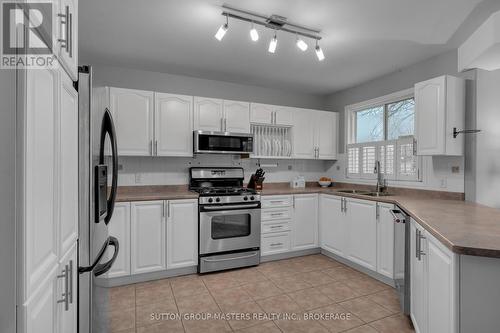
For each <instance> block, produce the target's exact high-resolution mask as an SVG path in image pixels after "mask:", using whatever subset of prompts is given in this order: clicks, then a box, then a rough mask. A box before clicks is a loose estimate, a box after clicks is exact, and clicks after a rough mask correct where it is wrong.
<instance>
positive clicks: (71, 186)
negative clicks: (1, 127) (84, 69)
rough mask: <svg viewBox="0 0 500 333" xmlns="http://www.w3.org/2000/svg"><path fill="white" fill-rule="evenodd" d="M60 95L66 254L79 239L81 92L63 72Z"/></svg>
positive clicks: (62, 246) (62, 232)
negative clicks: (79, 112) (79, 92)
mask: <svg viewBox="0 0 500 333" xmlns="http://www.w3.org/2000/svg"><path fill="white" fill-rule="evenodd" d="M59 98H60V112H59V117H60V121H59V127H60V137H61V140H60V146H59V149H60V152H59V156H60V158H59V166H58V168H59V177H60V182H59V192H60V205H59V209H60V212H59V214H60V222H61V223H60V226H59V235H60V236H59V237H60V240H59V253H60V254H61V255H64V254H65V253H67V252H68V251H69V249H70V247H71V246H72V245H73V244H74V243H75V242H76V240H77V239H78V131H77V130H75V129H78V92H77V91H76V90H75V89H74V88H73V82H72V81H71V79H70V77H69V76H68V75H66V73H64V72H62V73H61V84H60V97H59Z"/></svg>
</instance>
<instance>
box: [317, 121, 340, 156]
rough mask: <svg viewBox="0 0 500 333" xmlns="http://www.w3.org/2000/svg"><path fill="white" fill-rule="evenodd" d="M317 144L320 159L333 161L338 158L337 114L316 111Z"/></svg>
mask: <svg viewBox="0 0 500 333" xmlns="http://www.w3.org/2000/svg"><path fill="white" fill-rule="evenodd" d="M315 113H316V130H315V133H316V143H315V146H316V147H317V148H318V158H319V159H323V160H333V159H336V158H337V126H338V125H337V122H338V114H337V113H336V112H326V111H315Z"/></svg>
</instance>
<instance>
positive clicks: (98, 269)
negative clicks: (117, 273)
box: [78, 236, 120, 276]
mask: <svg viewBox="0 0 500 333" xmlns="http://www.w3.org/2000/svg"><path fill="white" fill-rule="evenodd" d="M110 245H112V246H113V247H114V248H115V252H114V253H113V257H112V258H111V259H110V260H108V261H107V262H106V263H104V264H99V262H100V261H101V259H102V257H104V253H106V249H107V248H108V246H110ZM119 250H120V243H119V242H118V239H116V237H113V236H109V237H108V238H107V239H106V241H105V242H104V244H103V245H102V247H101V249H100V250H99V253H97V257H96V258H95V260H94V262H93V263H92V265H90V266H86V267H85V266H84V267H78V273H80V274H81V273H86V272H91V271H94V275H95V276H99V275H102V274H104V273H106V272H107V271H109V269H110V268H111V266H112V265H113V263H114V262H115V260H116V257H117V256H118V252H119Z"/></svg>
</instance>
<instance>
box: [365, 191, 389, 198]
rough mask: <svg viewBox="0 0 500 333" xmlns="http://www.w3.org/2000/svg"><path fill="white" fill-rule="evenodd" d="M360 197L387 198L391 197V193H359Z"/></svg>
mask: <svg viewBox="0 0 500 333" xmlns="http://www.w3.org/2000/svg"><path fill="white" fill-rule="evenodd" d="M359 194H361V195H368V196H370V197H388V196H391V195H392V194H391V193H386V192H368V193H359Z"/></svg>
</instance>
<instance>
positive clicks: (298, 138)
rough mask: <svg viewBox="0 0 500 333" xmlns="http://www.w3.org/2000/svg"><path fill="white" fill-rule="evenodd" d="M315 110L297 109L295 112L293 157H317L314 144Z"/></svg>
mask: <svg viewBox="0 0 500 333" xmlns="http://www.w3.org/2000/svg"><path fill="white" fill-rule="evenodd" d="M313 112H314V111H312V110H306V109H296V110H294V112H293V129H292V133H293V157H295V158H300V159H313V158H315V157H316V155H315V154H316V150H315V146H314V137H315V133H314V128H315V125H316V124H315V121H314V120H313V116H314V113H313Z"/></svg>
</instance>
